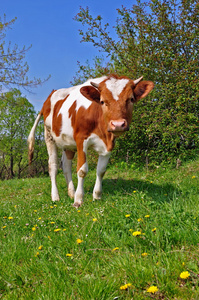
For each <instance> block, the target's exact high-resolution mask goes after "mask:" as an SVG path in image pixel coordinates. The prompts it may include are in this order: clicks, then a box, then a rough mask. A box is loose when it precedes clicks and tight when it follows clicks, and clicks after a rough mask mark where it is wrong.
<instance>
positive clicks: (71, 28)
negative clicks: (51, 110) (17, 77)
mask: <svg viewBox="0 0 199 300" xmlns="http://www.w3.org/2000/svg"><path fill="white" fill-rule="evenodd" d="M135 2H136V0H100V1H95V0H74V1H71V0H70V1H69V0H57V1H53V0H52V1H49V0H48V1H47V0H34V1H32V0H29V1H27V0H26V1H25V0H6V1H1V5H0V7H1V18H2V17H3V14H6V20H7V21H8V20H10V19H12V18H14V17H17V20H16V22H15V23H14V25H13V26H12V29H10V30H8V31H7V33H6V40H7V41H11V43H12V45H14V44H17V45H18V46H19V47H21V48H22V47H23V46H24V45H25V46H27V47H28V46H30V45H32V48H31V49H30V50H29V51H28V52H27V54H26V61H27V63H28V65H29V68H30V71H29V77H30V78H33V77H37V78H41V79H44V78H47V77H48V75H49V74H51V78H50V79H49V80H48V81H47V82H46V83H44V84H43V85H42V86H41V87H38V88H35V89H33V90H32V91H33V92H34V94H30V93H28V92H26V91H25V92H24V91H23V90H22V92H23V93H24V95H25V96H26V97H27V98H28V100H29V101H30V102H31V103H32V104H33V105H34V107H35V109H36V111H38V110H40V109H41V107H42V104H43V102H44V101H45V100H46V98H47V96H48V94H49V93H50V92H51V91H52V89H59V88H63V87H69V86H70V85H71V84H70V82H71V81H72V80H73V77H74V76H75V73H76V71H77V70H78V66H77V61H80V62H81V63H85V62H86V61H87V60H89V61H90V62H92V59H93V58H94V57H95V56H96V55H99V52H98V50H97V49H95V48H94V47H93V46H92V44H90V43H80V40H81V37H80V35H79V32H78V29H81V28H82V25H81V23H79V22H77V21H75V20H73V18H74V16H75V15H76V14H77V13H78V12H79V8H80V6H82V7H84V8H85V7H86V6H88V7H89V9H90V12H91V14H92V15H93V16H94V17H96V16H97V15H101V16H102V17H103V22H104V23H107V22H108V23H109V24H110V31H111V30H112V32H113V29H112V27H113V26H114V25H115V21H116V19H117V16H118V14H117V10H116V9H117V8H121V6H122V5H123V6H125V7H128V8H130V7H131V6H132V5H133V4H135Z"/></svg>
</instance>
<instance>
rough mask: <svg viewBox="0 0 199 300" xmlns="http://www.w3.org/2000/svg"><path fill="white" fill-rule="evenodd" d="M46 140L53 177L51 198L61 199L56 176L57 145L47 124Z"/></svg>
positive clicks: (51, 176)
mask: <svg viewBox="0 0 199 300" xmlns="http://www.w3.org/2000/svg"><path fill="white" fill-rule="evenodd" d="M44 132H45V141H46V147H47V151H48V156H49V159H48V168H49V175H50V179H51V199H52V201H59V193H58V189H57V183H56V176H57V169H58V162H57V146H56V145H55V142H54V141H53V138H52V136H51V133H50V130H49V129H47V128H46V126H45V131H44Z"/></svg>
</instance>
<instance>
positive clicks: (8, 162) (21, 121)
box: [0, 89, 44, 179]
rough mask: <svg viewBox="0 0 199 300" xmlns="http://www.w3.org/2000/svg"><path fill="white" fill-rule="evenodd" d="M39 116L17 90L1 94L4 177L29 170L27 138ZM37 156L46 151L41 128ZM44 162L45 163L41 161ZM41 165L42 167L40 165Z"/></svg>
mask: <svg viewBox="0 0 199 300" xmlns="http://www.w3.org/2000/svg"><path fill="white" fill-rule="evenodd" d="M34 119H35V111H34V108H33V106H32V104H31V103H29V101H28V100H27V99H26V98H25V97H23V96H22V95H21V92H20V91H19V90H17V89H13V90H11V91H10V92H7V93H4V94H2V95H1V96H0V178H1V179H4V178H13V177H14V176H18V178H20V177H21V174H22V175H24V174H25V173H27V171H28V150H27V137H28V134H29V132H30V129H31V126H32V124H33V122H34ZM36 139H37V143H36V145H37V147H36V157H40V156H41V153H43V151H44V150H43V149H44V145H43V144H44V142H43V136H42V133H41V128H40V130H39V131H38V134H37V138H36ZM38 165H41V163H38ZM37 168H38V166H37Z"/></svg>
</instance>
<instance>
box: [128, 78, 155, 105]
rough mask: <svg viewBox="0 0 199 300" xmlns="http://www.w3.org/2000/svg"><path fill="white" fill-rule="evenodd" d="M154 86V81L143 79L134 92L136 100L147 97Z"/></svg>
mask: <svg viewBox="0 0 199 300" xmlns="http://www.w3.org/2000/svg"><path fill="white" fill-rule="evenodd" d="M153 88H154V83H153V82H152V81H141V82H139V83H138V84H137V85H136V87H135V89H134V91H133V93H134V96H135V101H138V100H139V99H142V98H144V97H146V96H147V95H148V94H149V93H150V92H151V91H152V89H153Z"/></svg>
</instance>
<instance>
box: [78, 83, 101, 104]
mask: <svg viewBox="0 0 199 300" xmlns="http://www.w3.org/2000/svg"><path fill="white" fill-rule="evenodd" d="M80 93H81V94H82V95H83V96H84V97H86V98H87V99H88V100H90V101H96V102H98V103H100V93H99V91H98V90H97V89H96V88H94V87H93V86H90V85H88V86H83V87H82V88H81V89H80Z"/></svg>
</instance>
